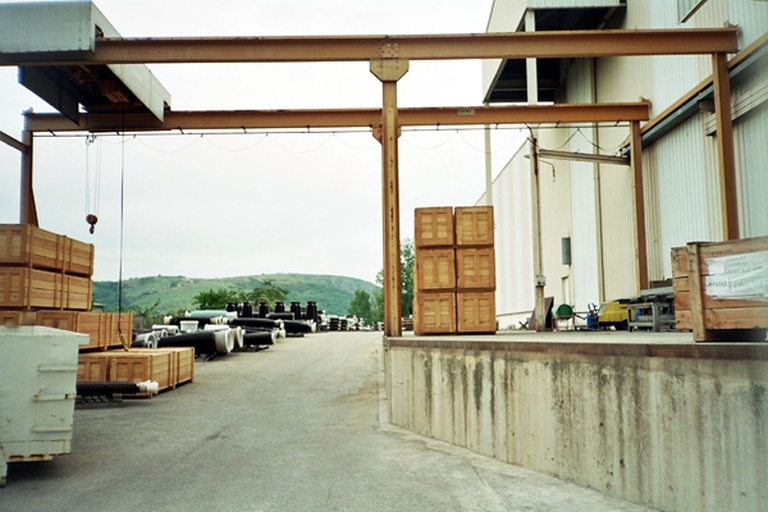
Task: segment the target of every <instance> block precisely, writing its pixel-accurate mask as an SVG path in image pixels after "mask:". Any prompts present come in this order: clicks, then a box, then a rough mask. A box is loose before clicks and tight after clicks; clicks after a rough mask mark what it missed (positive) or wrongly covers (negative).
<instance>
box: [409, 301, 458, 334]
mask: <svg viewBox="0 0 768 512" xmlns="http://www.w3.org/2000/svg"><path fill="white" fill-rule="evenodd" d="M413 302H414V311H413V331H414V333H415V334H416V335H422V334H454V333H455V332H456V294H455V293H453V292H448V293H443V292H423V293H417V294H416V297H415V299H414V301H413Z"/></svg>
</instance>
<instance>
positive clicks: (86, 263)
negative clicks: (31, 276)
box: [0, 224, 94, 277]
mask: <svg viewBox="0 0 768 512" xmlns="http://www.w3.org/2000/svg"><path fill="white" fill-rule="evenodd" d="M93 258H94V247H93V245H92V244H86V243H84V242H80V241H78V240H74V239H72V238H68V237H66V236H63V235H57V234H55V233H51V232H50V231H46V230H44V229H40V228H38V227H36V226H32V225H30V224H0V266H2V267H7V266H13V267H28V268H36V269H43V270H53V271H59V272H64V273H67V274H72V275H78V276H85V277H90V276H92V275H93Z"/></svg>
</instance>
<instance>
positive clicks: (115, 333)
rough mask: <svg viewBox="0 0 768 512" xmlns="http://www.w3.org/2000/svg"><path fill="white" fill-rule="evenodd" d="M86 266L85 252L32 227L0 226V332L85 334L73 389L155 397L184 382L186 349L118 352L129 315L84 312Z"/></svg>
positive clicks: (129, 329)
mask: <svg viewBox="0 0 768 512" xmlns="http://www.w3.org/2000/svg"><path fill="white" fill-rule="evenodd" d="M93 260H94V247H93V245H91V244H87V243H84V242H80V241H77V240H73V239H71V238H68V237H66V236H63V235H57V234H55V233H51V232H49V231H46V230H43V229H40V228H38V227H36V226H32V225H27V224H21V225H20V224H0V325H42V326H46V327H53V328H56V329H62V330H66V331H74V332H79V333H83V334H88V335H89V337H90V338H89V339H90V341H89V343H88V345H81V346H80V357H79V365H78V374H77V379H78V381H89V382H107V381H131V382H143V381H147V380H153V381H156V382H158V384H159V387H160V389H161V390H162V389H168V388H175V387H176V385H177V384H180V383H182V382H188V381H191V380H192V379H193V377H194V358H195V350H194V348H192V347H188V348H186V347H185V348H163V349H154V350H152V349H131V350H130V351H125V350H123V349H122V347H123V346H128V345H130V343H131V338H132V334H133V314H132V313H130V312H125V313H104V312H96V311H90V309H91V302H92V293H93V281H92V280H91V276H92V275H93ZM124 340H125V345H124V344H123V341H124ZM113 348H119V350H109V349H113Z"/></svg>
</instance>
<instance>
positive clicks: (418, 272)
mask: <svg viewBox="0 0 768 512" xmlns="http://www.w3.org/2000/svg"><path fill="white" fill-rule="evenodd" d="M414 259H415V266H416V268H415V276H414V277H415V278H414V283H413V284H414V291H415V292H417V293H418V292H422V291H436V290H451V291H452V290H453V289H454V288H456V268H455V267H456V262H455V256H454V250H453V249H434V248H417V249H416V254H415V258H414Z"/></svg>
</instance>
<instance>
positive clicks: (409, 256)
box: [374, 238, 416, 319]
mask: <svg viewBox="0 0 768 512" xmlns="http://www.w3.org/2000/svg"><path fill="white" fill-rule="evenodd" d="M415 258H416V253H415V252H414V247H413V240H411V239H410V238H406V239H404V240H403V241H402V242H400V282H401V285H402V289H401V290H400V307H401V308H402V315H403V317H408V316H411V315H412V314H413V271H414V266H415ZM376 284H378V285H380V286H382V290H377V291H378V292H379V293H380V294H381V301H380V306H379V311H380V312H381V318H382V319H383V318H384V290H383V286H384V271H383V270H380V271H379V273H378V274H376ZM374 299H375V300H376V302H377V306H378V305H379V297H377V296H376V292H374Z"/></svg>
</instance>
